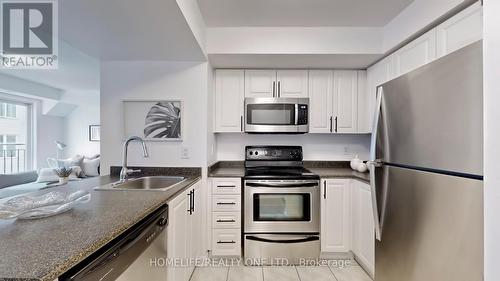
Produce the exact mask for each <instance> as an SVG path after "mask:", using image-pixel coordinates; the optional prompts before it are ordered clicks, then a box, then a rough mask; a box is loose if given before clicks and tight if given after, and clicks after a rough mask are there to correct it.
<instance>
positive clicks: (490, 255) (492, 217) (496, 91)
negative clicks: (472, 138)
mask: <svg viewBox="0 0 500 281" xmlns="http://www.w3.org/2000/svg"><path fill="white" fill-rule="evenodd" d="M499 15H500V1H498V0H485V1H484V7H483V26H484V29H483V31H484V35H483V36H484V39H483V48H484V54H483V63H484V65H483V69H484V73H483V75H484V76H483V79H484V80H483V81H484V140H485V141H484V219H485V221H484V224H485V225H484V232H485V241H484V243H485V244H484V251H485V272H484V280H485V281H496V280H500V267H499V266H498V265H499V263H500V220H499V219H498V215H499V214H500V173H499V172H498V171H499V170H500V162H499V161H498V157H499V156H500V129H499V125H498V120H500V111H499V110H498V105H499V104H500V81H499V79H498V74H499V73H500V33H499V30H500V17H499Z"/></svg>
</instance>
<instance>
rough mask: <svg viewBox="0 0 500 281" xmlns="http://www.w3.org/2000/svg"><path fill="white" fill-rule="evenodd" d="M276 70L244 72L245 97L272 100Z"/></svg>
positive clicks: (249, 70)
mask: <svg viewBox="0 0 500 281" xmlns="http://www.w3.org/2000/svg"><path fill="white" fill-rule="evenodd" d="M276 87H277V85H276V70H267V69H266V70H264V69H247V70H245V97H246V98H272V97H273V96H276V93H277V92H276Z"/></svg>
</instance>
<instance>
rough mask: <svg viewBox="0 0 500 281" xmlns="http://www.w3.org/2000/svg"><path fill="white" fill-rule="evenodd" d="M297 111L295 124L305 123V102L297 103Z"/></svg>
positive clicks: (306, 115) (306, 116)
mask: <svg viewBox="0 0 500 281" xmlns="http://www.w3.org/2000/svg"><path fill="white" fill-rule="evenodd" d="M298 108H299V109H298V110H299V112H298V113H297V116H298V118H297V125H307V118H308V106H307V104H299V107H298Z"/></svg>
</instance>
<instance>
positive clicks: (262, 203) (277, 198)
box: [253, 193, 311, 221]
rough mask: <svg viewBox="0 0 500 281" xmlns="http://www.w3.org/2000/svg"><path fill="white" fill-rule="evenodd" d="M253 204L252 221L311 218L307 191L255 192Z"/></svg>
mask: <svg viewBox="0 0 500 281" xmlns="http://www.w3.org/2000/svg"><path fill="white" fill-rule="evenodd" d="M253 206H254V209H253V217H254V221H310V220H311V194H309V193H286V194H280V193H256V194H254V195H253Z"/></svg>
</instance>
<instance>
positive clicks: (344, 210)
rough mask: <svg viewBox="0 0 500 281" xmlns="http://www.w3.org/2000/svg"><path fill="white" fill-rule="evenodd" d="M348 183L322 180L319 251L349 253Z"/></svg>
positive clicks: (349, 216)
mask: <svg viewBox="0 0 500 281" xmlns="http://www.w3.org/2000/svg"><path fill="white" fill-rule="evenodd" d="M349 183H350V181H349V180H348V179H332V180H324V181H323V182H322V184H323V186H322V188H321V251H322V252H348V251H350V248H351V247H350V246H351V245H350V243H351V242H350V240H351V238H350V226H351V215H350V190H349V188H350V184H349Z"/></svg>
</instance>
